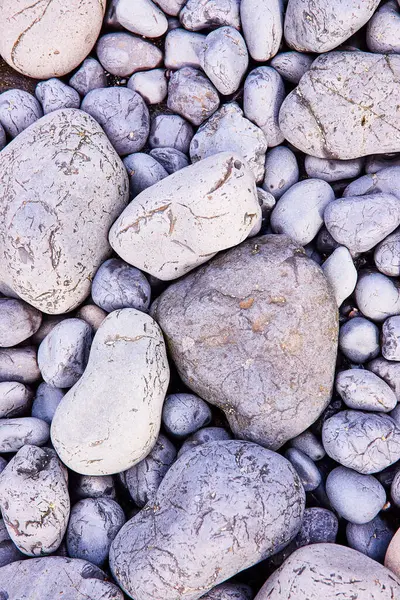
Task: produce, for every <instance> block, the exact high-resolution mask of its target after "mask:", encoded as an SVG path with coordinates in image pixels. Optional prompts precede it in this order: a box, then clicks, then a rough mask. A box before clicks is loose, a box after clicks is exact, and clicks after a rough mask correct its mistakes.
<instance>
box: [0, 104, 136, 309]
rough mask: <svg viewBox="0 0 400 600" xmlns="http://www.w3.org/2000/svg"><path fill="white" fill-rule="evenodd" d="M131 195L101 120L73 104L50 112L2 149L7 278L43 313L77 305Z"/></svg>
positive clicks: (0, 231) (0, 193)
mask: <svg viewBox="0 0 400 600" xmlns="http://www.w3.org/2000/svg"><path fill="white" fill-rule="evenodd" d="M49 132H51V134H50V133H49ZM21 174H22V176H23V178H24V181H25V183H24V185H23V186H22V187H21V185H20V184H18V181H19V180H20V178H21ZM37 198H40V200H38V199H37ZM82 198H84V202H83V201H82ZM127 201H128V176H127V174H126V170H125V168H124V166H123V164H122V162H121V161H120V159H119V157H118V155H117V154H116V152H115V150H114V149H113V147H112V146H111V144H110V142H109V141H108V139H107V137H106V135H105V134H104V132H103V130H102V129H101V127H100V125H98V123H96V121H95V120H94V119H92V117H90V116H89V115H87V114H85V113H84V112H82V111H79V110H76V109H71V108H70V109H65V110H61V111H56V112H54V113H51V114H49V115H46V116H45V117H43V119H40V120H39V121H38V122H37V123H35V125H33V126H32V127H30V128H29V129H28V130H26V131H25V132H23V133H22V134H20V135H19V136H18V138H17V139H15V140H14V141H13V142H11V143H10V144H9V145H8V146H7V148H5V149H4V150H3V151H2V152H1V154H0V212H1V213H2V220H1V221H0V261H1V265H2V276H3V273H4V275H5V280H6V281H5V282H6V283H7V284H8V285H9V286H10V287H12V289H13V290H14V291H15V292H16V293H17V294H18V295H19V296H21V298H22V299H23V300H25V301H26V302H28V303H29V304H31V305H33V306H35V307H36V308H38V309H39V310H42V311H43V312H46V313H50V314H59V313H65V312H68V311H70V310H73V309H74V308H75V307H76V306H79V304H81V303H82V301H83V300H84V299H85V298H86V296H87V295H88V294H89V291H90V285H91V278H92V276H93V275H94V273H95V272H96V270H97V268H98V267H99V265H100V264H101V263H102V262H103V261H104V259H105V258H107V256H108V255H109V254H110V247H109V245H108V243H107V238H106V236H107V233H108V230H109V228H110V226H111V224H112V222H113V221H114V220H115V218H116V216H117V215H118V214H120V212H121V211H122V210H123V208H124V207H125V205H126V203H127ZM17 238H18V239H19V240H20V242H19V244H18V245H16V244H15V240H16V239H17Z"/></svg>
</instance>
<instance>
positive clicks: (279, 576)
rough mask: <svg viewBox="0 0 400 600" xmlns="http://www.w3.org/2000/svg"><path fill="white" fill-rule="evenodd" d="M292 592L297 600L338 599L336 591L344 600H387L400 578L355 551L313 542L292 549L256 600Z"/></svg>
mask: <svg viewBox="0 0 400 600" xmlns="http://www.w3.org/2000/svg"><path fill="white" fill-rule="evenodd" d="M316 574H317V576H316ZM377 582H378V583H377ZM293 593H295V594H296V600H319V599H320V598H324V599H325V600H337V598H338V594H340V595H341V596H342V597H343V598H346V600H347V598H349V599H350V598H352V597H354V596H355V597H356V598H357V599H358V600H370V599H371V598H374V600H390V594H392V596H393V597H394V598H395V597H396V594H399V593H400V579H398V578H397V577H395V576H394V575H393V574H392V573H391V572H390V571H389V570H388V569H385V568H384V567H383V566H382V565H380V564H379V563H377V562H375V561H373V560H371V559H370V558H368V557H367V556H364V555H363V554H361V553H360V552H357V551H356V550H352V549H351V548H346V547H345V546H339V545H336V544H315V545H312V546H306V547H305V548H300V549H299V550H297V551H296V552H294V553H293V554H292V555H291V556H290V557H289V558H288V559H287V560H286V561H285V562H284V564H283V565H282V567H281V568H280V569H278V570H277V571H275V573H274V574H273V575H271V577H269V578H268V579H267V581H266V583H265V584H264V586H263V587H262V588H261V591H260V592H259V593H258V594H257V596H256V598H255V600H290V598H291V597H292V598H293Z"/></svg>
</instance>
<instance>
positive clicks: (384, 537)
mask: <svg viewBox="0 0 400 600" xmlns="http://www.w3.org/2000/svg"><path fill="white" fill-rule="evenodd" d="M393 534H394V532H393V530H392V528H391V527H389V526H388V524H387V523H386V521H384V520H383V519H382V517H381V516H380V515H377V516H376V517H375V518H374V519H372V520H371V521H369V523H364V524H362V525H356V524H355V523H347V526H346V537H347V543H348V545H349V546H350V548H354V550H358V552H362V553H363V554H365V555H366V556H369V558H372V559H373V560H376V561H377V562H380V563H383V560H384V558H385V554H386V551H387V549H388V546H389V544H390V541H391V539H392V538H393Z"/></svg>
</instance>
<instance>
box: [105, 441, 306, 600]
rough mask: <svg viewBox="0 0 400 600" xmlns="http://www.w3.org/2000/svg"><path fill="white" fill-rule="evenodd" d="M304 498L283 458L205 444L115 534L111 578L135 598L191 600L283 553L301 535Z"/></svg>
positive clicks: (234, 444)
mask: <svg viewBox="0 0 400 600" xmlns="http://www.w3.org/2000/svg"><path fill="white" fill-rule="evenodd" d="M304 496H305V495H304V491H303V489H302V486H301V483H300V480H299V478H298V475H297V473H296V472H295V471H294V469H293V467H292V466H291V464H290V463H289V462H288V461H287V460H286V459H285V458H283V457H282V456H280V455H278V454H275V453H274V452H271V451H269V450H266V449H265V448H262V447H261V446H258V445H256V444H251V443H249V442H243V441H237V440H230V441H226V442H211V443H208V444H204V445H202V446H200V447H198V448H195V449H193V450H191V451H189V452H187V453H185V454H184V455H183V456H181V458H180V459H178V460H177V461H176V462H175V463H174V465H173V466H172V467H171V468H170V469H169V471H168V472H167V475H166V476H165V478H164V479H163V481H162V483H161V485H160V487H159V488H158V490H157V494H156V496H155V499H154V501H153V503H152V504H151V505H149V506H148V510H143V511H140V512H139V513H138V514H137V515H136V516H135V517H134V518H133V519H131V520H130V521H128V523H126V525H124V527H123V528H122V529H121V531H120V532H119V534H118V535H117V537H116V538H115V540H114V542H113V544H112V546H111V551H110V566H111V570H112V573H113V575H114V577H115V578H116V580H117V582H118V583H119V585H120V586H121V587H122V589H123V590H125V591H126V592H127V593H128V594H129V595H130V596H132V597H134V598H136V599H137V600H150V599H153V598H165V600H172V599H176V598H177V593H176V590H177V589H179V596H178V597H179V598H180V600H197V599H198V598H200V596H203V594H205V593H207V592H208V591H209V590H211V589H212V588H213V587H214V586H215V585H218V584H219V583H221V582H223V581H225V580H226V579H228V578H229V577H231V576H233V575H234V574H236V573H238V572H239V571H241V570H243V569H245V568H247V567H249V566H251V565H253V564H255V563H257V562H259V561H260V560H263V559H265V558H267V557H268V556H270V555H271V554H273V553H275V552H277V551H279V550H280V549H282V548H283V547H285V546H286V545H287V544H288V543H289V542H290V540H291V539H293V537H294V536H295V535H296V534H297V532H298V530H299V529H300V526H301V521H302V517H303V510H304V500H305V497H304ZM266 497H267V498H268V503H265V502H264V498H266ZM233 503H234V505H235V509H234V513H235V517H236V518H234V519H233V520H232V505H233ZM156 507H157V508H156ZM228 521H229V522H230V523H231V526H230V527H227V526H226V524H227V522H228ZM150 523H152V524H153V526H152V527H150ZM155 528H157V529H155ZM155 530H156V531H157V538H156V537H155V534H154V532H155ZM156 539H157V542H156ZM139 540H141V541H139ZM143 542H144V543H143ZM155 542H156V543H155ZM232 547H234V548H235V551H234V552H232ZM160 556H163V557H165V558H166V561H165V562H164V561H163V562H162V563H159V567H158V569H157V574H156V575H154V569H153V565H154V561H158V560H159V557H160ZM215 556H218V564H216V563H215V560H214V558H213V557H215ZM182 565H185V567H184V568H182Z"/></svg>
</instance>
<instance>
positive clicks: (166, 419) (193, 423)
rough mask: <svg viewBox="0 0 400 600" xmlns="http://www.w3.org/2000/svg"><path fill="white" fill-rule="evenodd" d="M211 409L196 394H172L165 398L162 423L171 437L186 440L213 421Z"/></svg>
mask: <svg viewBox="0 0 400 600" xmlns="http://www.w3.org/2000/svg"><path fill="white" fill-rule="evenodd" d="M211 416H212V415H211V409H210V407H209V406H208V404H207V403H206V402H204V400H202V399H201V398H199V396H195V395H194V394H171V395H169V396H167V397H166V398H165V402H164V406H163V412H162V421H163V425H164V427H165V429H166V431H167V433H169V434H170V435H173V436H175V437H178V438H184V437H187V436H188V435H191V434H192V433H194V432H195V431H197V430H198V429H201V428H202V427H205V426H206V425H208V424H209V423H210V421H211Z"/></svg>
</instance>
